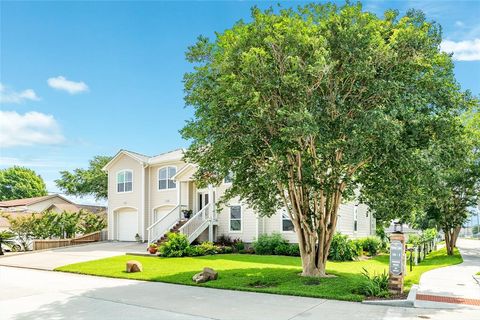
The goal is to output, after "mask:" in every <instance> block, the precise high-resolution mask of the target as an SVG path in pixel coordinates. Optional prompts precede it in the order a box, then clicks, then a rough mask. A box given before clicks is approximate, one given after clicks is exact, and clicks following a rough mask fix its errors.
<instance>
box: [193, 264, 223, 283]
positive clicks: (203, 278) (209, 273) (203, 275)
mask: <svg viewBox="0 0 480 320" xmlns="http://www.w3.org/2000/svg"><path fill="white" fill-rule="evenodd" d="M217 278H218V272H216V271H215V270H213V269H212V268H203V271H202V272H199V273H197V274H196V275H194V276H193V277H192V280H193V281H195V283H204V282H207V281H210V280H217Z"/></svg>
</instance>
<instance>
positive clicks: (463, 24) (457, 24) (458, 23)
mask: <svg viewBox="0 0 480 320" xmlns="http://www.w3.org/2000/svg"><path fill="white" fill-rule="evenodd" d="M455 25H456V26H457V27H460V28H463V27H465V23H463V21H460V20H458V21H455Z"/></svg>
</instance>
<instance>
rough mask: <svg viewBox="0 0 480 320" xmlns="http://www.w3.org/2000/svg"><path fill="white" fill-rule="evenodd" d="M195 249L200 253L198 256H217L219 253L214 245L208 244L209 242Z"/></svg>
mask: <svg viewBox="0 0 480 320" xmlns="http://www.w3.org/2000/svg"><path fill="white" fill-rule="evenodd" d="M195 247H196V248H197V249H198V252H199V253H200V254H199V255H202V256H205V255H212V254H217V253H219V252H220V250H219V248H218V247H217V246H216V245H214V244H213V242H210V241H205V242H202V243H201V244H199V245H198V246H195Z"/></svg>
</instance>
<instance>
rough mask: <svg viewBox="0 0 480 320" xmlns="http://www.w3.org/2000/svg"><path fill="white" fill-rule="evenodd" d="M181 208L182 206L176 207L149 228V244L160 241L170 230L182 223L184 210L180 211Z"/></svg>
mask: <svg viewBox="0 0 480 320" xmlns="http://www.w3.org/2000/svg"><path fill="white" fill-rule="evenodd" d="M180 208H181V206H180V205H178V206H176V207H175V208H173V209H172V210H171V211H170V212H169V213H167V214H166V215H164V216H163V217H162V218H160V219H158V220H157V221H155V222H154V223H153V224H152V225H151V226H150V227H148V228H147V233H148V243H152V242H155V241H157V240H158V239H160V238H161V237H162V236H163V235H164V234H165V233H167V232H168V230H170V229H171V228H172V227H173V226H174V225H176V224H177V223H178V222H179V221H180V219H181V217H182V210H180Z"/></svg>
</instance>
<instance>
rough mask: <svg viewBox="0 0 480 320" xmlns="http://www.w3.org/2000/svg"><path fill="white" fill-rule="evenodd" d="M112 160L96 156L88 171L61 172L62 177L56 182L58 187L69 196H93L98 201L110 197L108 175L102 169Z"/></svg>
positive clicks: (91, 161)
mask: <svg viewBox="0 0 480 320" xmlns="http://www.w3.org/2000/svg"><path fill="white" fill-rule="evenodd" d="M111 159H112V157H108V156H96V157H94V158H93V159H92V160H90V164H89V167H88V168H87V169H75V170H73V172H69V171H60V174H61V175H62V177H61V178H60V179H57V180H55V183H56V184H57V186H58V187H59V188H60V189H61V190H63V191H64V192H65V193H66V194H68V195H73V196H79V197H83V196H87V195H93V196H94V197H95V198H96V199H97V200H99V199H106V198H107V196H108V178H107V173H106V172H104V171H103V170H102V168H103V167H104V166H105V165H106V164H107V163H108V162H109V161H110V160H111Z"/></svg>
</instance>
